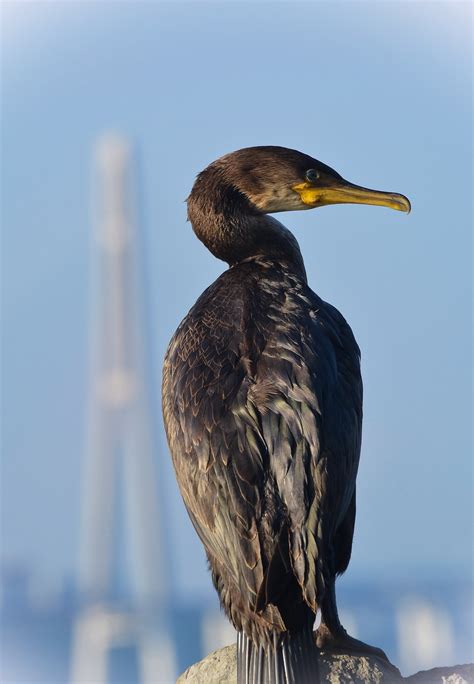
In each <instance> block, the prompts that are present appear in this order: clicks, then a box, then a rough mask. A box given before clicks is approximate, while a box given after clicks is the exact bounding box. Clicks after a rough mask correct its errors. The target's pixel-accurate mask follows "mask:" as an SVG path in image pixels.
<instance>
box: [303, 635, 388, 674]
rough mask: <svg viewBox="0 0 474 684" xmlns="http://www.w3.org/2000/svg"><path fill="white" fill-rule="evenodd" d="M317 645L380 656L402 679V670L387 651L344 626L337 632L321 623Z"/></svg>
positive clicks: (334, 649) (359, 654) (332, 650)
mask: <svg viewBox="0 0 474 684" xmlns="http://www.w3.org/2000/svg"><path fill="white" fill-rule="evenodd" d="M316 645H317V646H318V648H319V649H320V650H321V651H326V652H331V653H338V654H339V653H341V654H343V653H344V654H347V653H350V654H351V655H354V656H363V657H371V658H378V659H380V660H382V661H383V662H384V666H385V668H386V669H387V668H388V669H389V670H390V671H391V672H392V673H393V675H394V677H395V678H396V679H401V674H400V670H399V669H398V668H397V667H395V665H393V664H392V663H391V662H390V660H389V659H388V657H387V655H386V653H385V652H384V651H383V650H382V649H381V648H377V647H376V646H371V645H370V644H366V643H364V642H363V641H359V639H354V637H351V636H349V634H348V633H347V632H346V630H345V629H344V628H343V627H340V628H339V629H338V630H337V631H336V632H335V633H333V632H331V631H330V630H329V629H328V628H327V627H326V625H324V624H321V625H320V627H319V629H318V630H317V631H316Z"/></svg>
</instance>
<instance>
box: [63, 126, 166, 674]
mask: <svg viewBox="0 0 474 684" xmlns="http://www.w3.org/2000/svg"><path fill="white" fill-rule="evenodd" d="M132 175H133V159H132V151H131V147H130V144H129V143H128V142H127V140H125V139H123V138H121V137H118V136H114V135H108V136H106V137H104V138H102V139H101V140H100V141H99V142H98V144H97V148H96V169H95V178H94V188H95V190H96V195H97V196H96V197H95V198H94V208H95V214H96V215H95V221H94V225H95V229H94V250H93V251H94V257H95V258H94V261H95V264H94V265H95V272H94V273H93V278H94V281H93V283H92V288H91V290H92V304H93V309H94V311H93V317H92V325H91V349H90V356H91V376H90V381H89V406H88V431H87V447H86V454H85V458H86V462H85V472H84V478H83V493H82V501H81V506H82V520H81V524H82V527H81V549H80V564H79V592H80V596H81V610H80V613H79V616H78V619H77V622H76V625H75V632H74V639H73V655H72V667H71V679H72V682H73V684H112V682H113V684H116V683H117V682H119V681H120V682H128V683H130V682H133V683H134V682H140V683H143V684H151V683H152V682H153V684H155V683H156V682H160V683H161V682H163V683H165V684H166V683H167V682H173V681H175V679H176V672H175V656H174V648H173V642H172V639H171V637H170V630H169V620H168V619H167V594H168V592H167V577H166V561H165V560H164V557H163V555H164V551H163V539H162V538H161V537H160V522H161V516H160V511H159V506H158V500H157V489H158V488H157V479H156V477H155V470H154V468H155V463H154V455H155V454H156V451H155V443H154V433H153V429H152V425H153V423H152V417H151V402H150V400H149V389H148V382H149V378H150V371H149V369H148V368H147V345H146V336H145V327H144V317H143V314H144V306H143V304H144V302H143V298H142V296H141V275H142V272H141V271H142V269H141V265H140V263H139V262H140V252H139V244H138V240H137V229H136V222H135V211H134V197H133V182H132V181H133V178H132ZM114 658H115V660H116V661H117V659H118V661H120V663H119V667H118V669H117V673H115V674H114V672H113V670H114ZM131 663H132V664H131ZM133 669H135V673H133V672H132V671H131V670H133ZM119 671H120V674H119ZM127 672H128V674H127Z"/></svg>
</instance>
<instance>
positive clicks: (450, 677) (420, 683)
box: [404, 663, 474, 684]
mask: <svg viewBox="0 0 474 684" xmlns="http://www.w3.org/2000/svg"><path fill="white" fill-rule="evenodd" d="M404 681H405V682H407V683H408V684H472V682H474V665H473V664H472V663H471V664H470V665H454V666H453V667H435V668H434V669H433V670H423V672H418V673H417V674H414V675H412V676H411V677H406V678H405V680H404Z"/></svg>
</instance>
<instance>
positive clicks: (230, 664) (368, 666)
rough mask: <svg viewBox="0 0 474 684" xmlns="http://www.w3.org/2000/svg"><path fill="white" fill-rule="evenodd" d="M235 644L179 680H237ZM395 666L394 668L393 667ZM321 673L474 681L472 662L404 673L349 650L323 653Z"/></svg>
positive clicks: (429, 682)
mask: <svg viewBox="0 0 474 684" xmlns="http://www.w3.org/2000/svg"><path fill="white" fill-rule="evenodd" d="M235 650H236V647H235V644H233V645H232V646H226V647H225V648H221V649H220V650H219V651H215V652H214V653H211V654H210V655H208V656H207V657H206V658H204V659H203V660H201V661H200V662H199V663H196V664H195V665H191V667H189V668H188V669H187V670H186V671H185V672H183V674H182V675H181V676H180V677H179V679H178V684H214V683H215V684H236V682H237V661H236V657H235ZM392 668H393V669H392ZM321 676H322V681H323V682H329V684H392V682H393V683H395V682H408V683H409V684H472V683H474V666H473V665H456V666H454V667H439V668H435V669H434V670H428V671H426V672H418V674H416V675H412V676H411V677H402V676H401V675H400V674H399V673H398V670H397V669H396V668H394V667H393V666H390V665H387V663H385V661H383V660H380V659H379V658H372V657H365V656H354V655H349V654H340V655H339V654H338V655H335V654H328V653H326V654H325V653H322V654H321Z"/></svg>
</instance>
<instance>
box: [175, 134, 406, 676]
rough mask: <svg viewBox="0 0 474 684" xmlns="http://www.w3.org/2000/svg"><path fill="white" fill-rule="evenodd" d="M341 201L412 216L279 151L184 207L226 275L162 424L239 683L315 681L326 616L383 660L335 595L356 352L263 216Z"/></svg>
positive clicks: (355, 442)
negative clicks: (232, 631) (345, 619)
mask: <svg viewBox="0 0 474 684" xmlns="http://www.w3.org/2000/svg"><path fill="white" fill-rule="evenodd" d="M309 170H311V173H308V171H309ZM336 201H344V202H347V201H352V202H366V203H372V204H374V203H377V204H386V205H388V206H392V207H394V208H399V209H405V210H408V209H409V204H408V200H406V198H403V197H402V196H399V195H393V194H390V193H375V192H374V191H367V190H364V189H361V188H357V186H352V185H350V184H348V183H347V182H346V181H344V180H343V179H342V178H341V176H339V174H337V173H336V172H335V171H333V170H332V169H330V168H329V167H327V166H325V165H324V164H321V163H320V162H318V161H316V160H315V159H312V158H311V157H308V156H307V155H304V154H301V153H299V152H296V151H293V150H287V149H285V148H279V147H258V148H248V149H245V150H240V151H238V152H235V153H233V154H230V155H226V156H225V157H223V158H221V159H219V160H217V161H216V162H214V163H213V164H211V165H210V166H209V167H208V168H207V169H206V170H205V171H203V172H202V173H201V174H200V175H199V176H198V178H197V180H196V183H195V185H194V187H193V190H192V192H191V195H190V197H189V199H188V213H189V219H190V221H191V223H192V225H193V228H194V231H195V233H196V235H197V236H198V238H199V239H200V240H202V242H204V244H205V245H206V246H207V247H208V248H209V250H210V251H211V252H212V253H213V254H214V255H215V256H216V257H218V258H220V259H223V260H224V261H227V263H228V264H229V265H230V268H229V269H228V270H227V271H225V272H224V273H223V274H222V275H221V276H220V277H219V278H218V279H217V280H216V281H215V282H214V283H213V284H212V285H211V286H210V287H209V288H208V289H207V290H206V291H205V292H204V293H203V294H202V295H201V297H200V298H199V299H198V301H197V302H196V304H195V305H194V307H193V308H192V309H191V311H190V312H189V314H188V315H187V316H186V318H185V319H184V321H183V322H182V323H181V325H180V326H179V328H178V330H177V331H176V333H175V335H174V337H173V339H172V340H171V342H170V345H169V348H168V351H167V354H166V359H165V364H164V374H163V411H164V419H165V425H166V432H167V436H168V441H169V445H170V450H171V453H172V457H173V463H174V466H175V470H176V475H177V479H178V483H179V486H180V489H181V493H182V496H183V499H184V502H185V505H186V508H187V510H188V513H189V515H190V517H191V520H192V522H193V525H194V527H195V529H196V531H197V533H198V535H199V537H200V539H201V541H202V542H203V544H204V547H205V549H206V553H207V557H208V559H209V565H210V568H211V571H212V577H213V581H214V585H215V587H216V589H217V591H218V593H219V597H220V600H221V603H222V606H223V608H224V610H225V612H226V614H227V615H228V617H229V619H230V620H231V621H232V623H233V624H234V626H235V628H236V629H237V631H238V632H239V633H240V634H239V639H238V654H239V659H238V668H239V681H242V682H243V681H245V682H263V681H269V682H273V681H275V682H276V681H282V682H293V681H297V682H305V681H309V680H311V679H312V681H314V680H315V677H317V674H316V672H317V663H316V656H317V651H316V648H315V647H314V645H313V640H312V636H311V635H312V626H313V622H314V618H315V614H316V612H317V610H318V608H320V609H321V610H322V625H321V627H320V630H319V633H318V641H319V645H320V646H325V647H326V648H329V647H331V646H332V647H342V648H346V649H353V650H354V649H358V650H369V651H370V650H374V649H372V648H371V647H368V646H367V647H366V646H365V645H364V644H361V642H357V641H356V640H353V639H351V638H350V637H348V636H347V635H346V633H345V631H344V630H343V628H342V627H341V625H340V623H339V620H338V617H337V608H336V601H335V592H334V583H335V578H336V575H337V574H340V573H342V572H344V571H345V569H346V568H347V565H348V563H349V559H350V555H351V547H352V536H353V530H354V520H355V482H356V474H357V467H358V463H359V452H360V442H361V427H362V381H361V376H360V362H359V358H360V357H359V348H358V346H357V343H356V342H355V340H354V336H353V334H352V331H351V329H350V327H349V325H348V324H347V322H346V321H345V319H344V318H343V316H342V315H341V314H340V313H339V312H338V311H337V310H336V309H335V308H334V307H333V306H331V305H330V304H327V303H326V302H324V301H323V300H322V299H320V298H319V297H318V296H317V295H316V294H315V293H314V292H313V291H312V290H311V289H310V288H309V287H308V284H307V280H306V274H305V269H304V264H303V259H302V256H301V253H300V250H299V247H298V244H297V242H296V240H295V238H294V237H293V235H292V234H291V233H290V232H289V231H288V230H287V229H286V228H284V227H283V226H282V225H281V224H280V223H279V222H277V221H276V220H275V219H273V218H271V217H269V216H268V215H267V212H276V211H284V210H291V209H305V208H311V207H314V206H320V205H322V204H329V203H335V202H336ZM375 650H376V649H375ZM376 651H377V652H378V653H380V652H379V651H378V650H376Z"/></svg>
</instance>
